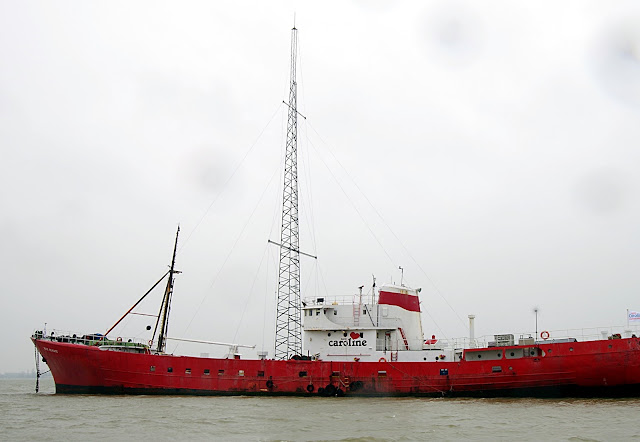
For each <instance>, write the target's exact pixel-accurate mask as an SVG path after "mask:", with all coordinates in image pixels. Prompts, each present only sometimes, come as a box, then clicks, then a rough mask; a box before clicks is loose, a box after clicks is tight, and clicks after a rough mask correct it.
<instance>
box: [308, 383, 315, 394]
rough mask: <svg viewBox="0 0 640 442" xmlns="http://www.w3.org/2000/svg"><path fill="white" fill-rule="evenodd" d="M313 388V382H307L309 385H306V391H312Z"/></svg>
mask: <svg viewBox="0 0 640 442" xmlns="http://www.w3.org/2000/svg"><path fill="white" fill-rule="evenodd" d="M314 388H315V387H314V386H313V384H309V385H307V391H308V392H309V393H313V390H314Z"/></svg>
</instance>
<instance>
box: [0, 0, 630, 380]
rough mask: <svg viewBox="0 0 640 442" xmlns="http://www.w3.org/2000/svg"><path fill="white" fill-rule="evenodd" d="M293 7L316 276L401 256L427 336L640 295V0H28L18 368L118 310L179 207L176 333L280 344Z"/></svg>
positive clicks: (15, 300) (341, 287)
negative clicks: (60, 338) (51, 332)
mask: <svg viewBox="0 0 640 442" xmlns="http://www.w3.org/2000/svg"><path fill="white" fill-rule="evenodd" d="M294 12H295V14H296V24H297V27H298V28H299V29H300V33H299V38H300V51H301V60H300V64H299V71H300V73H301V76H300V77H299V104H300V110H301V112H302V113H303V114H304V115H305V116H307V117H308V120H307V122H306V123H303V122H302V121H301V123H300V124H301V132H300V171H301V175H304V176H302V177H301V192H300V195H301V199H303V201H304V202H303V205H302V208H301V211H302V213H301V219H302V223H301V232H302V233H301V238H302V248H303V250H307V251H310V252H313V253H317V254H318V256H319V260H318V263H317V264H316V263H314V262H310V261H308V260H304V261H303V276H302V279H303V289H304V290H305V293H303V296H305V295H308V296H311V295H315V294H316V293H319V294H322V295H324V294H326V293H327V292H328V293H329V295H332V294H337V295H349V294H352V293H355V292H356V290H357V289H356V288H357V287H358V286H360V285H362V284H365V285H366V286H367V287H368V286H369V285H370V283H371V274H375V275H376V276H377V278H378V281H379V283H382V282H388V281H390V280H391V279H392V278H393V279H394V280H395V281H396V282H399V278H400V275H399V271H398V266H400V265H401V266H403V267H404V269H405V281H406V282H408V283H409V284H411V285H413V286H417V287H423V288H424V290H423V292H422V307H423V310H426V311H428V312H429V314H425V315H424V329H425V333H427V334H429V335H430V334H432V333H435V334H437V335H440V336H442V335H444V336H447V337H459V336H465V335H466V334H467V331H466V328H465V325H464V322H466V321H461V320H460V318H462V319H464V318H466V315H467V314H469V313H475V314H476V315H477V319H476V334H477V335H484V334H492V333H509V332H513V333H519V332H530V331H532V330H533V327H534V318H533V313H532V309H533V307H535V306H538V307H540V329H549V330H557V329H567V328H578V327H596V326H608V325H622V324H623V323H624V318H625V309H627V308H631V309H638V310H640V297H639V296H638V292H639V289H640V272H638V268H639V264H640V258H639V253H638V251H639V250H640V235H639V233H638V225H640V200H639V198H638V188H639V187H638V186H639V184H640V183H639V179H638V174H637V168H638V165H640V149H638V145H637V143H638V139H640V124H638V121H639V117H640V32H639V31H638V29H640V7H639V6H638V5H637V4H636V3H635V2H621V1H620V2H606V3H605V2H583V1H576V2H563V3H560V4H559V3H558V2H538V3H536V4H535V5H533V4H530V3H526V2H506V1H491V2H472V1H455V2H445V1H439V2H394V3H393V4H387V3H385V2H366V1H353V2H322V3H311V2H308V3H307V2H304V3H303V2H279V3H269V4H266V3H265V2H216V3H215V4H214V3H213V2H174V3H166V2H165V3H158V2H133V3H132V2H108V3H98V2H29V1H27V2H8V1H5V2H2V3H1V4H0V67H1V68H0V117H1V121H2V124H0V149H2V161H1V162H0V177H1V180H2V186H1V187H0V203H1V207H2V211H1V212H0V214H1V216H0V229H1V230H0V231H2V248H1V250H2V254H1V255H0V266H1V268H2V269H3V275H4V278H3V279H4V283H3V292H2V298H1V299H2V304H3V307H2V309H0V331H2V335H3V336H4V337H5V338H4V355H3V357H2V358H0V372H3V371H14V370H24V369H29V368H30V367H31V366H32V364H33V362H32V361H33V348H32V346H31V344H30V343H29V341H28V339H27V338H28V336H29V335H30V334H31V333H32V332H33V330H34V329H36V328H41V327H42V325H43V324H44V323H45V322H47V324H48V326H47V327H48V328H55V329H61V330H68V331H72V332H80V333H85V332H95V331H105V330H106V329H107V328H108V327H109V326H110V325H111V324H112V323H113V322H115V321H116V320H117V319H118V317H119V316H120V314H122V313H123V312H124V311H126V309H127V308H128V307H129V306H130V305H132V304H133V303H134V302H135V301H136V300H137V299H138V297H139V296H141V295H142V294H143V293H144V292H145V291H146V290H147V289H148V288H149V287H150V286H151V285H152V284H153V283H154V282H155V281H156V280H157V279H158V278H159V277H160V276H161V275H162V274H163V273H164V271H165V270H166V266H167V264H168V263H169V260H170V252H171V246H172V241H173V234H174V231H175V228H176V225H177V224H178V223H180V224H181V226H182V237H181V241H180V243H181V249H180V250H181V252H180V254H179V257H178V267H179V268H180V269H181V270H183V271H184V273H183V274H182V275H180V276H179V277H178V281H177V283H176V292H175V296H174V304H173V309H172V322H171V325H170V329H171V334H172V335H174V336H181V337H189V338H201V339H210V340H216V341H224V342H229V341H237V342H239V343H246V344H257V345H258V346H259V347H260V346H261V345H262V343H263V342H264V345H265V347H266V348H267V349H268V350H271V347H272V339H273V338H272V336H273V328H274V324H273V310H274V294H273V286H274V283H275V278H276V275H275V268H274V260H275V259H277V255H276V252H277V251H276V250H274V248H273V247H269V246H267V242H266V241H267V239H268V238H271V239H274V240H277V239H278V224H277V216H278V213H277V210H278V208H277V205H278V203H279V192H280V187H281V183H280V169H279V168H280V162H281V161H280V155H281V153H282V150H283V130H284V129H283V126H284V125H285V124H286V122H285V121H284V119H285V118H286V114H285V111H284V108H283V106H282V105H281V104H280V102H281V101H282V100H283V99H285V100H286V97H287V83H288V72H289V66H288V62H289V61H288V59H289V38H290V28H291V25H292V19H293V14H294ZM265 128H266V129H265ZM263 129H264V132H262V131H263ZM261 133H262V135H260V134H261ZM256 140H258V141H257V142H256ZM254 142H255V145H254ZM251 146H254V147H253V148H251ZM247 152H248V153H247ZM245 155H246V157H245ZM243 158H244V160H243ZM238 165H240V166H239V167H238ZM325 165H326V166H329V168H330V170H331V172H329V171H328V170H329V169H327V167H326V166H325ZM341 165H342V166H344V169H343V168H342V167H341ZM234 170H236V172H235V174H233V176H232V173H233V171H234ZM345 170H346V171H345ZM230 177H231V179H230ZM358 189H361V190H362V192H363V193H364V195H366V196H363V193H361V192H359V190H358ZM345 194H346V195H347V196H346V197H345ZM212 202H214V203H213V205H212V206H211V209H210V210H208V211H207V208H208V207H209V206H210V205H211V204H212ZM369 202H370V203H371V204H372V205H373V207H372V206H371V205H370V204H369ZM311 212H313V216H311ZM252 213H253V216H251V214H252ZM378 214H380V215H382V217H383V220H381V219H380V218H379V216H378ZM203 216H204V218H203ZM362 219H365V220H366V223H363V221H362ZM312 227H313V228H312ZM389 227H390V228H391V229H392V232H393V233H392V232H391V231H390V230H389ZM396 236H397V238H396ZM398 239H399V241H398ZM234 244H235V247H234ZM261 260H262V261H261ZM261 262H262V265H261ZM267 262H268V263H269V265H268V266H267V264H266V263H267ZM223 264H224V265H223ZM421 269H422V270H421ZM423 270H424V272H426V274H425V273H423ZM320 275H321V276H320ZM434 285H435V286H436V287H437V289H436V288H434ZM445 299H446V301H445ZM157 302H158V299H157V297H156V298H155V299H154V300H153V301H150V303H149V305H148V306H145V309H146V310H144V309H143V311H144V312H148V313H153V312H154V311H155V310H157V305H156V303H157ZM265 306H266V307H265ZM145 321H146V320H145ZM434 321H435V322H434ZM146 322H148V321H146ZM146 322H145V324H146ZM142 325H144V324H140V323H139V322H138V323H136V322H135V321H131V322H130V323H129V325H127V327H125V328H123V329H122V331H119V333H122V335H123V336H139V337H144V334H143V333H140V330H141V329H142ZM174 347H175V346H174ZM169 349H170V350H173V348H172V347H170V348H169ZM224 350H225V349H224V348H221V349H210V348H206V349H192V348H190V347H188V346H182V345H181V346H180V347H179V348H178V349H177V350H176V351H177V352H186V353H194V354H197V353H198V352H200V351H207V352H210V353H212V354H222V353H223V352H224ZM271 354H272V353H271Z"/></svg>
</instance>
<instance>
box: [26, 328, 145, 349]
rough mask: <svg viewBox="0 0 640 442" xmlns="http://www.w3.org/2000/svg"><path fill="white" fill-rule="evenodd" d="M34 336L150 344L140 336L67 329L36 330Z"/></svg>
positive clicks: (69, 340)
mask: <svg viewBox="0 0 640 442" xmlns="http://www.w3.org/2000/svg"><path fill="white" fill-rule="evenodd" d="M33 336H35V337H38V338H40V339H45V340H48V341H56V342H69V343H73V344H85V345H90V344H92V343H95V342H97V341H104V342H105V343H113V342H125V343H130V344H131V343H133V344H140V345H150V344H149V342H146V341H143V340H141V339H139V338H131V337H121V336H118V337H112V336H110V337H106V336H104V335H101V334H99V333H84V334H83V333H73V332H70V331H66V330H58V329H53V330H35V331H34V333H33Z"/></svg>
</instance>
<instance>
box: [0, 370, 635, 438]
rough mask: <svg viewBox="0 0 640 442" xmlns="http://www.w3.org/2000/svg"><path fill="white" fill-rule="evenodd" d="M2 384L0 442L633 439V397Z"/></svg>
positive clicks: (22, 381) (24, 381) (30, 382)
mask: <svg viewBox="0 0 640 442" xmlns="http://www.w3.org/2000/svg"><path fill="white" fill-rule="evenodd" d="M34 387H35V380H27V379H20V380H8V379H2V380H0V440H25V439H28V440H36V439H44V440H95V439H99V440H145V441H146V440H154V441H163V440H213V439H216V440H265V441H272V440H313V441H315V440H332V441H383V440H393V441H405V440H406V441H408V440H426V439H437V440H461V439H469V440H496V439H497V440H513V439H517V440H571V441H583V440H584V441H591V440H601V441H610V440H640V429H639V424H638V417H639V416H640V399H562V400H558V399H422V398H421V399H413V398H353V399H352V398H335V397H334V398H321V397H313V398H295V397H293V398H267V397H195V396H93V395H73V396H63V395H55V394H54V385H53V380H52V379H44V380H43V381H42V382H41V389H40V393H38V394H36V393H35V392H34V391H35V389H34Z"/></svg>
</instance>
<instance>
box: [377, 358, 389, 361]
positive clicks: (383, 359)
mask: <svg viewBox="0 0 640 442" xmlns="http://www.w3.org/2000/svg"><path fill="white" fill-rule="evenodd" d="M378 362H387V360H386V359H385V358H380V359H378Z"/></svg>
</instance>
